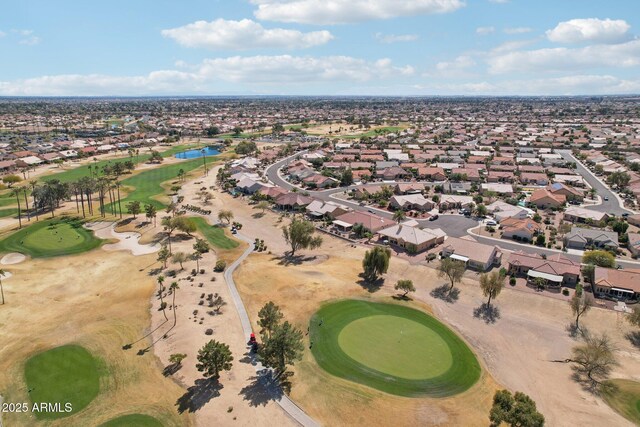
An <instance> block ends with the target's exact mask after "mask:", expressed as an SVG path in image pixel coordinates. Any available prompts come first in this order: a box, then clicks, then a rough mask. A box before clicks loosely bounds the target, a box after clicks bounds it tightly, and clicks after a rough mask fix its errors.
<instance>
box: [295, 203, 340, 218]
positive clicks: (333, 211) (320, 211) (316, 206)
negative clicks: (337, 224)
mask: <svg viewBox="0 0 640 427" xmlns="http://www.w3.org/2000/svg"><path fill="white" fill-rule="evenodd" d="M305 210H306V211H307V214H308V215H309V216H311V217H313V218H322V217H329V218H336V217H338V216H340V215H342V214H345V213H347V212H349V211H350V209H349V208H347V207H346V206H343V205H339V204H337V203H334V202H324V201H322V200H314V201H313V202H311V203H309V204H308V205H307V206H306V208H305Z"/></svg>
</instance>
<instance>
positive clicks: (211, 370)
mask: <svg viewBox="0 0 640 427" xmlns="http://www.w3.org/2000/svg"><path fill="white" fill-rule="evenodd" d="M198 362H199V363H197V364H196V369H198V371H200V372H202V373H203V375H204V376H205V377H211V378H214V379H218V378H220V372H221V371H229V370H231V366H232V363H231V362H233V356H232V355H231V350H230V349H229V346H228V345H227V344H224V343H221V342H218V341H216V340H211V341H209V342H208V343H206V344H205V345H204V346H203V347H202V348H201V349H200V350H198Z"/></svg>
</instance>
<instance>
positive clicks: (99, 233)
mask: <svg viewBox="0 0 640 427" xmlns="http://www.w3.org/2000/svg"><path fill="white" fill-rule="evenodd" d="M115 226H116V225H115V223H111V222H92V223H90V224H86V225H85V227H87V228H88V229H89V230H92V231H93V232H94V233H95V235H96V237H99V238H101V239H118V240H119V242H118V243H108V244H106V245H102V249H104V250H105V251H129V252H131V253H132V254H133V255H136V256H138V255H147V254H152V253H154V252H158V251H159V250H160V245H158V244H155V245H141V244H140V243H138V241H139V240H140V233H134V232H126V233H118V232H117V231H116V230H114V228H115Z"/></svg>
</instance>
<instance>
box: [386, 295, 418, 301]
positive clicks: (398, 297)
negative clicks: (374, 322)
mask: <svg viewBox="0 0 640 427" xmlns="http://www.w3.org/2000/svg"><path fill="white" fill-rule="evenodd" d="M391 298H393V299H394V300H396V301H413V299H412V298H411V297H410V296H409V295H402V294H397V295H391Z"/></svg>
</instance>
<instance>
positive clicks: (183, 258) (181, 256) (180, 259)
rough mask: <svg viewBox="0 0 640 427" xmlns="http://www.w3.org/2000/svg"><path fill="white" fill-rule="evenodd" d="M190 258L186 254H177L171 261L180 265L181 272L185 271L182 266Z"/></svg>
mask: <svg viewBox="0 0 640 427" xmlns="http://www.w3.org/2000/svg"><path fill="white" fill-rule="evenodd" d="M187 259H188V257H187V254H185V253H184V252H176V253H175V254H173V256H172V257H171V261H172V262H173V263H174V264H180V270H184V267H183V266H182V264H183V263H184V262H185V261H187Z"/></svg>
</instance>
